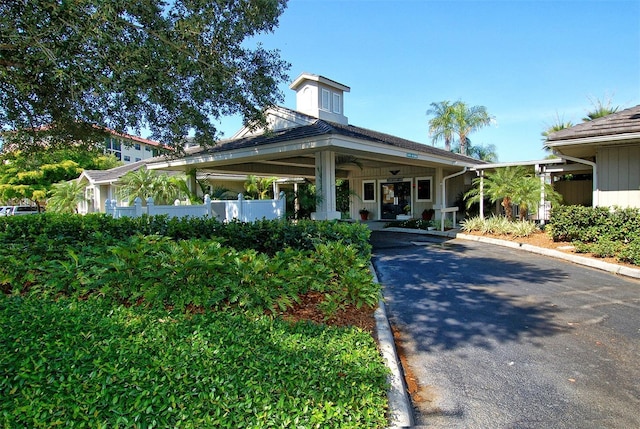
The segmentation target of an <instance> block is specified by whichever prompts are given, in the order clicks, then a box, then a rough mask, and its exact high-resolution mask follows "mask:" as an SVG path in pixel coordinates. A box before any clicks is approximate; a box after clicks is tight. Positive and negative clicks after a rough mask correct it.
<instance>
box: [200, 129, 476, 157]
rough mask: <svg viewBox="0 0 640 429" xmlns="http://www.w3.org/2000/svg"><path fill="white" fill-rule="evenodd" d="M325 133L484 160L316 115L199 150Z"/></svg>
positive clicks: (221, 148)
mask: <svg viewBox="0 0 640 429" xmlns="http://www.w3.org/2000/svg"><path fill="white" fill-rule="evenodd" d="M324 135H338V136H343V137H351V138H356V139H360V140H365V141H369V142H372V143H381V144H386V145H389V146H394V147H397V148H402V149H407V150H412V151H416V152H422V153H425V154H429V155H434V156H438V157H443V158H448V159H452V160H456V161H462V162H465V163H470V164H482V163H484V162H483V161H479V160H477V159H474V158H471V157H468V156H464V155H460V154H457V153H453V152H448V151H445V150H443V149H439V148H436V147H433V146H428V145H425V144H422V143H417V142H414V141H411V140H406V139H403V138H400V137H396V136H392V135H390V134H385V133H380V132H378V131H373V130H368V129H366V128H360V127H356V126H353V125H342V124H338V123H335V122H329V121H325V120H322V119H317V120H315V122H313V123H312V124H310V125H303V126H299V127H294V128H287V129H284V130H279V131H273V132H268V133H265V134H260V135H255V136H247V137H242V138H238V139H234V140H226V141H224V140H223V141H220V142H219V143H218V144H217V145H215V146H213V147H210V148H207V149H204V150H202V151H200V152H198V155H200V154H202V153H216V152H225V151H229V150H234V149H246V148H251V147H259V146H265V145H269V144H275V143H282V142H287V141H293V140H298V139H303V138H312V137H320V136H324Z"/></svg>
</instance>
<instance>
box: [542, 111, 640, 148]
mask: <svg viewBox="0 0 640 429" xmlns="http://www.w3.org/2000/svg"><path fill="white" fill-rule="evenodd" d="M631 133H640V105H638V106H635V107H631V108H629V109H624V110H621V111H620V112H616V113H612V114H611V115H608V116H604V117H602V118H598V119H594V120H593V121H589V122H584V123H582V124H578V125H575V126H573V127H571V128H565V129H564V130H560V131H557V132H555V133H553V134H551V135H550V136H549V137H548V138H547V143H553V142H556V141H559V140H572V139H580V138H588V137H605V136H613V135H621V134H631Z"/></svg>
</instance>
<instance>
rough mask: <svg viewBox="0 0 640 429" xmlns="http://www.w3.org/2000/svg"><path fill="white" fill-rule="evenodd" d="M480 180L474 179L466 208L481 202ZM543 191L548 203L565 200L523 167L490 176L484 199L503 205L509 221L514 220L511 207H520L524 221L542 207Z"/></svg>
mask: <svg viewBox="0 0 640 429" xmlns="http://www.w3.org/2000/svg"><path fill="white" fill-rule="evenodd" d="M480 180H481V178H476V179H474V182H473V183H474V187H473V188H472V189H471V190H470V191H469V192H467V193H466V194H465V196H464V197H465V199H466V200H467V207H470V206H471V205H472V204H473V203H476V202H478V201H479V200H480V186H479V184H480ZM543 189H544V195H545V199H546V200H547V201H551V202H552V203H558V202H560V200H561V199H562V197H561V196H560V194H558V192H556V191H555V190H554V189H553V187H552V186H551V185H549V184H547V183H544V184H542V183H541V182H540V178H539V177H536V175H535V174H533V170H532V169H531V168H527V167H523V166H516V167H503V168H497V169H496V170H495V171H493V172H490V173H487V174H486V176H485V177H484V180H483V193H484V195H485V196H486V197H488V198H489V200H491V201H492V202H496V201H501V203H500V204H501V205H502V207H504V213H505V217H506V218H507V219H509V220H513V211H512V209H511V205H512V204H517V205H519V206H520V219H524V218H525V217H526V215H527V212H528V211H529V210H530V209H531V208H535V207H537V206H538V204H539V203H540V199H541V191H542V190H543Z"/></svg>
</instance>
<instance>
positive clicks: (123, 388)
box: [0, 213, 387, 428]
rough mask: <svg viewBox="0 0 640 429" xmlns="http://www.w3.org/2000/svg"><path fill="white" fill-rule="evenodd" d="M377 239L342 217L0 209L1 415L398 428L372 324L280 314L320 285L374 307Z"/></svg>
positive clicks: (109, 422)
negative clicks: (247, 219) (253, 219)
mask: <svg viewBox="0 0 640 429" xmlns="http://www.w3.org/2000/svg"><path fill="white" fill-rule="evenodd" d="M26 217H30V218H33V219H31V222H29V221H26V220H25V219H23V218H26ZM256 234H262V235H256ZM269 234H273V235H274V237H271V235H269ZM216 237H217V238H216ZM256 237H263V238H264V240H262V241H264V242H266V244H261V243H260V241H261V240H259V239H256ZM269 238H272V239H269ZM338 238H340V239H338ZM367 238H368V230H366V229H363V227H362V226H361V225H351V224H341V223H331V222H324V223H323V222H316V223H312V222H308V223H305V222H298V223H297V224H287V223H285V222H267V221H264V222H258V223H256V224H240V223H231V224H221V223H219V222H217V221H215V220H212V219H193V218H184V219H168V218H167V217H144V218H139V219H131V218H124V219H113V218H111V217H109V216H105V215H92V216H78V215H64V216H63V215H56V214H49V213H47V214H44V215H41V216H23V217H10V218H4V219H2V220H1V221H0V240H1V241H2V242H3V244H4V245H3V246H1V247H0V290H1V291H2V293H0V347H2V350H3V354H2V358H1V359H0V425H2V427H7V428H13V427H16V428H17V427H43V428H45V427H46V428H49V427H54V426H64V427H91V428H94V427H105V428H106V427H109V428H111V427H114V428H117V427H184V428H227V427H228V428H236V427H247V428H262V427H300V428H315V427H341V428H343V427H344V428H361V427H368V428H382V427H386V425H387V421H386V414H387V413H386V408H387V398H386V387H387V386H386V375H387V370H386V368H385V365H384V363H383V362H382V360H381V357H380V355H379V354H378V351H377V348H376V346H375V343H374V341H373V339H372V337H371V336H370V335H369V334H368V333H366V332H363V331H361V330H359V329H356V328H332V327H328V326H325V325H319V324H313V323H306V322H305V323H291V322H285V321H284V320H282V319H281V318H279V317H278V314H279V313H280V312H281V311H283V310H285V309H287V308H288V307H290V306H292V305H293V304H294V303H295V302H296V301H297V300H298V299H299V296H300V295H301V294H303V293H306V292H308V291H315V292H318V293H320V294H322V295H323V296H324V297H325V302H324V303H323V304H322V308H323V310H324V311H325V314H326V315H327V317H330V316H331V315H332V314H334V313H335V311H337V310H339V309H343V308H346V307H347V306H348V305H355V306H374V305H376V304H377V301H378V299H379V295H380V289H379V285H378V284H376V283H374V282H373V279H372V277H371V274H370V272H369V270H368V264H369V258H370V246H369V245H368V243H366V244H365V243H359V241H361V240H364V241H365V242H366V240H367ZM287 243H288V244H287ZM358 243H359V244H358ZM229 244H234V246H233V247H231V246H229ZM263 250H267V251H263Z"/></svg>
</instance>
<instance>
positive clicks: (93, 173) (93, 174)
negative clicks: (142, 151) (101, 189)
mask: <svg viewBox="0 0 640 429" xmlns="http://www.w3.org/2000/svg"><path fill="white" fill-rule="evenodd" d="M152 160H156V161H157V160H158V158H151V159H145V160H142V161H137V162H132V163H131V164H125V165H121V166H120V167H115V168H112V169H109V170H85V171H83V173H84V175H85V176H87V178H88V179H90V180H92V181H93V182H98V183H100V182H102V183H104V182H111V181H115V180H118V179H119V178H120V177H122V176H124V175H125V174H127V173H128V172H130V171H136V170H138V169H139V168H140V167H142V166H144V165H146V164H147V163H149V162H151V161H152Z"/></svg>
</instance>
